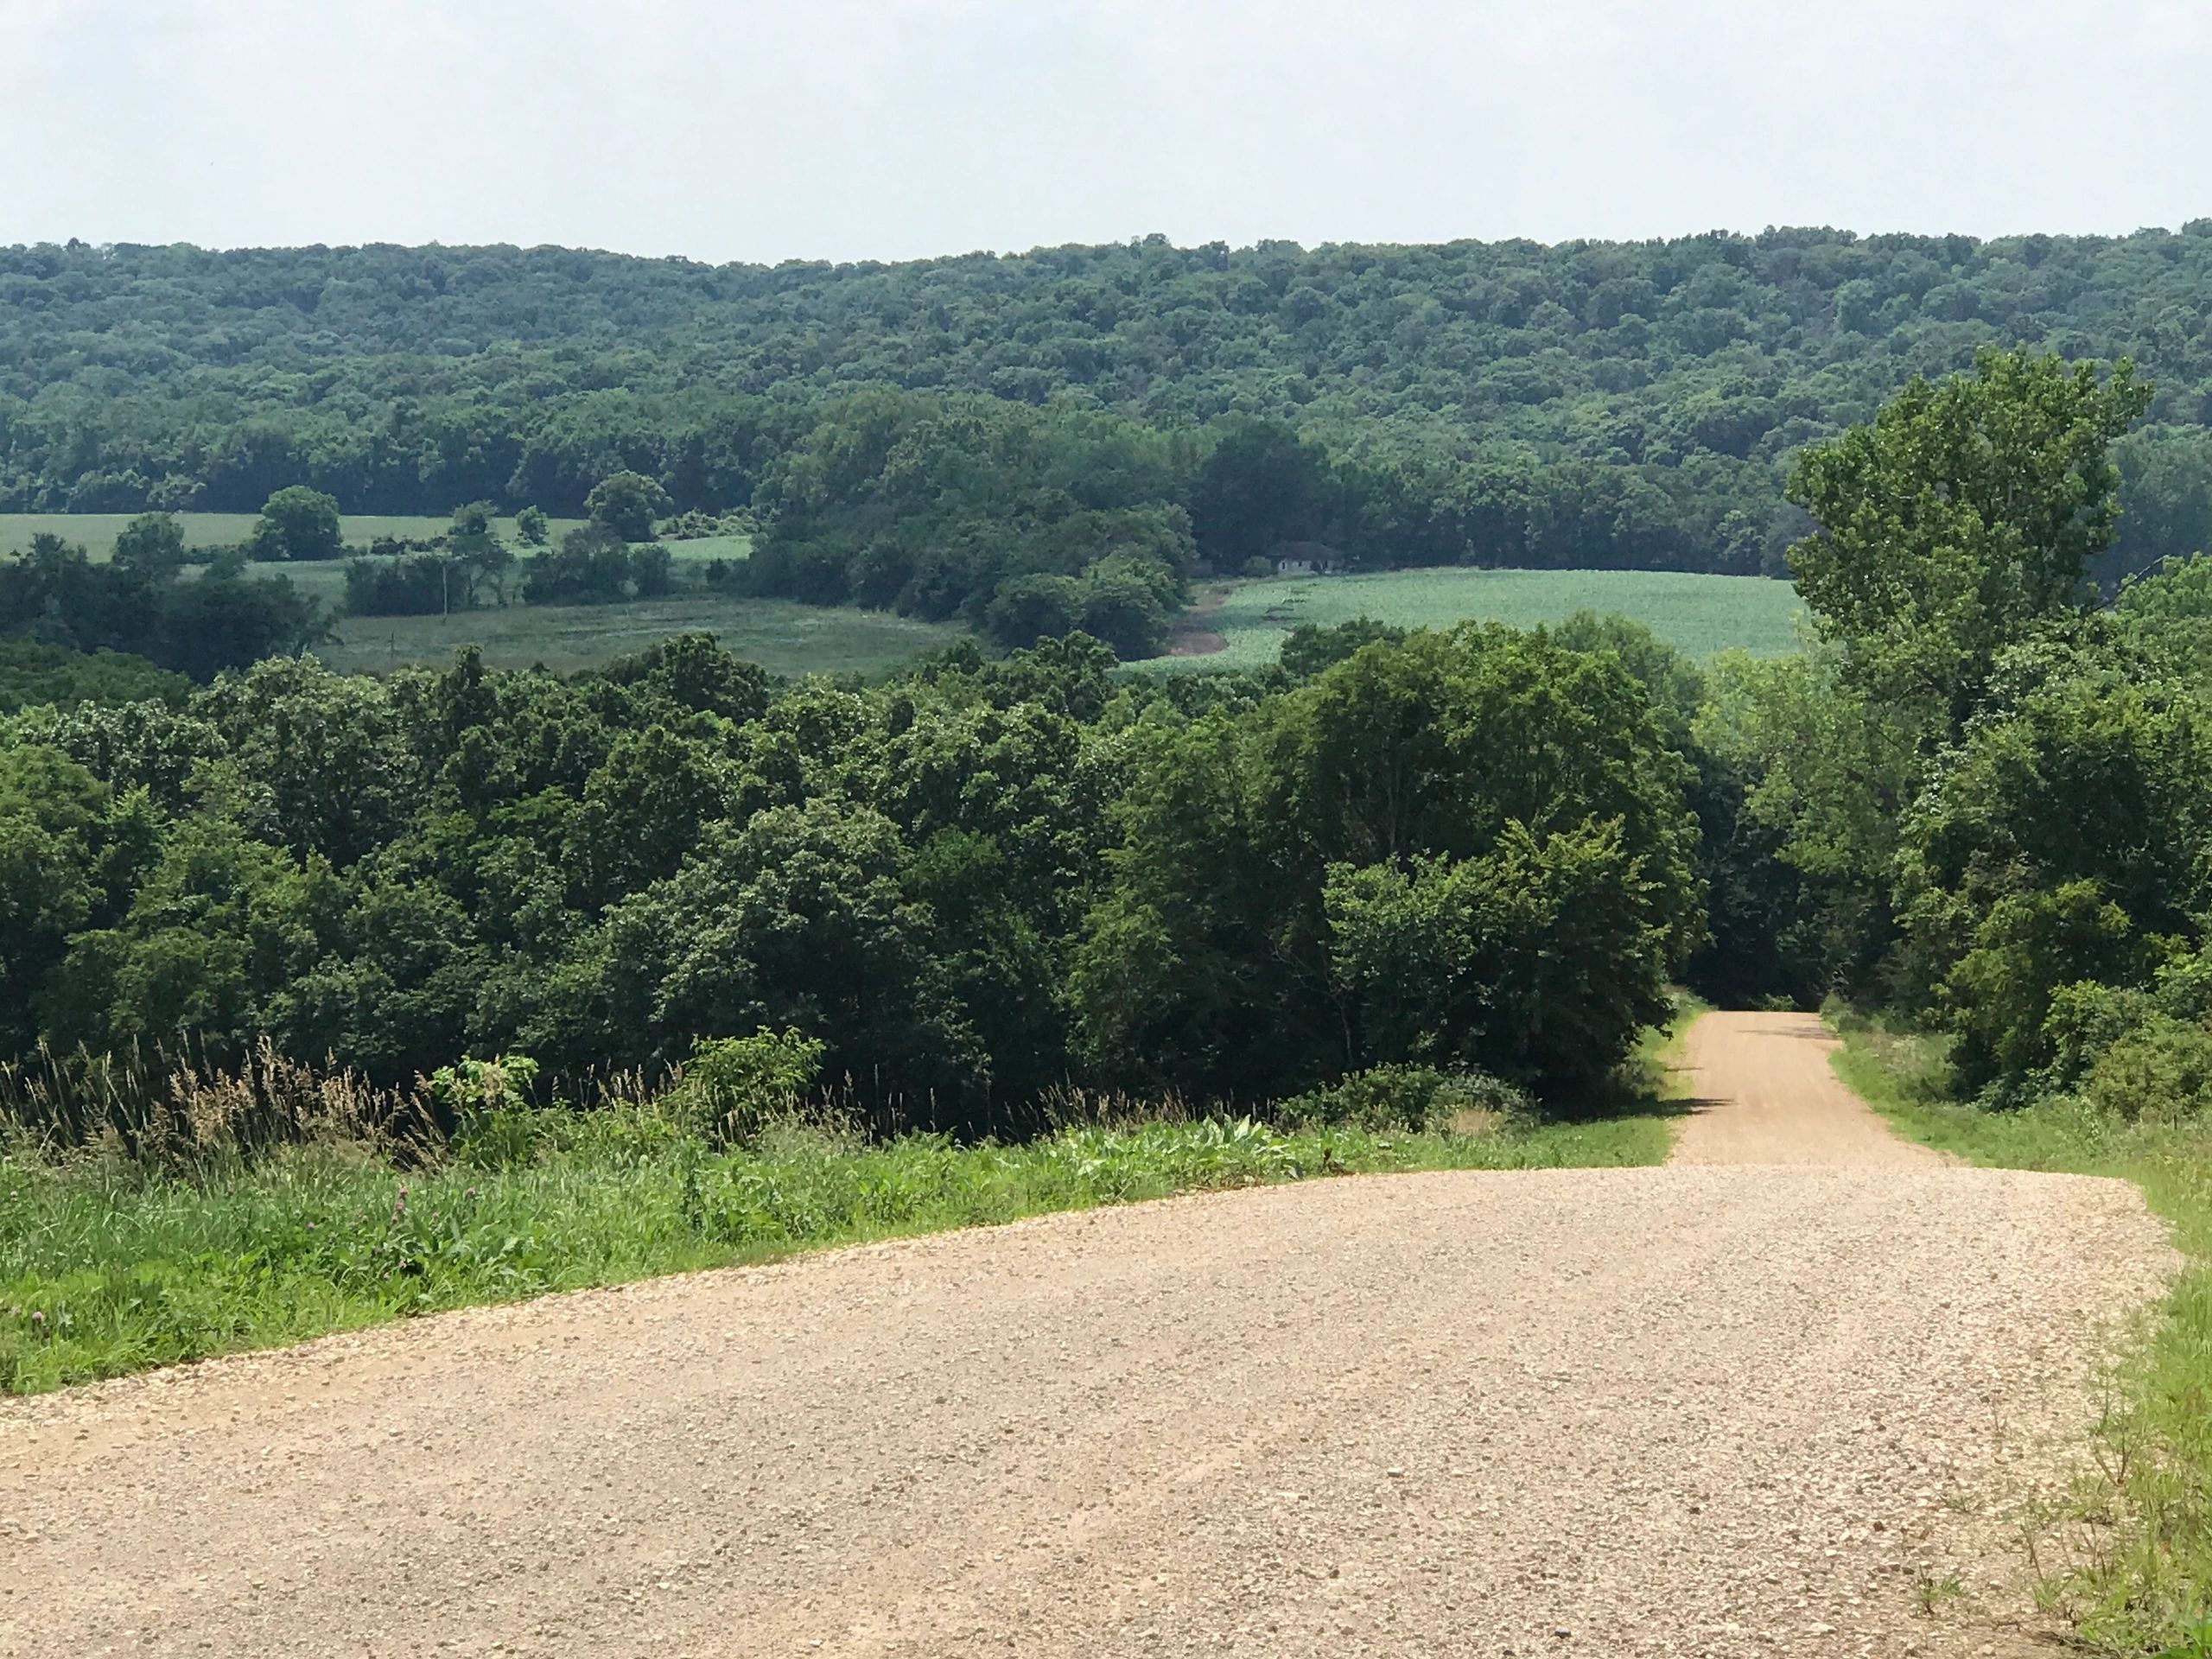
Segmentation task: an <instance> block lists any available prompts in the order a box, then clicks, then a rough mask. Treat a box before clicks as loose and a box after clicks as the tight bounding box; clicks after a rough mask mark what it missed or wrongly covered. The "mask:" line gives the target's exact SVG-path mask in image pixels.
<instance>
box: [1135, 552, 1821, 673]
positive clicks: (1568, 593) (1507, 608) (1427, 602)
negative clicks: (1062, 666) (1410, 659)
mask: <svg viewBox="0 0 2212 1659" xmlns="http://www.w3.org/2000/svg"><path fill="white" fill-rule="evenodd" d="M1225 586H1226V595H1227V596H1226V598H1224V599H1223V600H1222V601H1221V602H1220V604H1219V605H1218V607H1215V608H1211V609H1207V608H1204V607H1202V609H1201V612H1200V613H1196V614H1193V615H1191V616H1187V617H1186V618H1185V626H1190V627H1192V628H1197V629H1203V630H1206V631H1210V632H1216V633H1218V634H1220V635H1221V636H1222V637H1223V639H1224V640H1225V641H1226V642H1227V643H1226V645H1224V648H1223V649H1222V650H1220V651H1218V652H1212V653H1211V654H1209V655H1205V656H1193V657H1163V658H1154V659H1153V660H1151V661H1149V662H1147V663H1146V664H1144V666H1145V667H1146V668H1147V669H1148V670H1151V671H1155V672H1158V671H1167V672H1173V671H1192V670H1205V669H1245V668H1262V667H1265V666H1266V665H1267V664H1270V663H1272V662H1274V660H1275V658H1276V657H1277V656H1278V655H1279V654H1280V653H1281V650H1282V642H1283V641H1284V640H1285V639H1287V638H1288V637H1289V634H1290V631H1291V630H1292V629H1293V628H1294V627H1296V626H1299V625H1300V623H1306V622H1312V623H1315V624H1318V625H1319V626H1323V627H1331V626H1335V625H1336V624H1338V623H1340V622H1351V621H1353V620H1357V619H1358V618H1360V617H1369V618H1372V619H1373V620H1376V621H1377V622H1385V623H1389V624H1391V625H1392V626H1397V627H1404V628H1421V627H1436V628H1441V627H1449V626H1452V624H1453V623H1456V622H1464V621H1469V620H1488V621H1494V622H1505V623H1510V624H1511V625H1512V626H1516V627H1524V628H1525V627H1533V626H1535V625H1536V624H1537V623H1540V622H1563V621H1565V620H1567V618H1568V617H1569V616H1572V615H1573V613H1575V612H1577V611H1580V610H1592V611H1598V612H1601V613H1618V614H1619V615H1622V616H1629V617H1634V618H1635V619H1636V620H1637V621H1639V622H1642V623H1643V624H1644V625H1645V626H1648V627H1649V628H1650V629H1651V631H1652V632H1654V633H1656V634H1657V635H1658V636H1659V637H1660V638H1661V639H1664V640H1666V641H1667V642H1668V643H1669V645H1674V646H1675V648H1676V649H1677V650H1680V651H1682V652H1686V653H1688V655H1690V656H1693V657H1710V656H1713V654H1715V653H1716V652H1722V651H1727V650H1732V649H1740V650H1744V651H1749V652H1755V653H1757V654H1758V655H1761V656H1780V655H1783V653H1785V652H1791V651H1795V650H1796V648H1797V635H1796V619H1797V616H1798V614H1799V613H1800V612H1801V611H1802V609H1803V608H1804V607H1803V606H1802V604H1801V603H1800V602H1799V601H1798V598H1797V590H1796V588H1793V587H1792V586H1790V584H1789V583H1788V582H1770V581H1768V580H1767V579H1765V578H1764V577H1762V576H1709V575H1691V574H1688V573H1686V572H1682V571H1676V570H1463V569H1442V570H1390V571H1383V572H1378V573H1376V574H1375V575H1356V576H1282V577H1268V578H1267V579H1265V580H1262V581H1256V582H1231V583H1228V584H1226V585H1225ZM1210 591H1219V590H1210Z"/></svg>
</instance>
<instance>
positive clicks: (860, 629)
mask: <svg viewBox="0 0 2212 1659" xmlns="http://www.w3.org/2000/svg"><path fill="white" fill-rule="evenodd" d="M691 545H694V546H696V545H698V543H691ZM341 586H342V583H341ZM338 630H339V635H340V643H339V644H337V645H324V646H321V647H320V648H319V649H318V650H317V651H316V652H315V655H317V656H318V657H320V658H322V660H323V661H324V662H326V663H327V664H330V666H331V667H333V668H334V669H338V670H340V671H342V672H345V673H383V672H385V671H389V670H391V669H394V668H397V667H400V666H401V665H403V664H408V663H433V664H442V663H445V662H448V661H449V660H450V659H451V658H452V656H453V653H454V652H455V651H457V650H459V649H460V648H461V646H463V645H481V646H483V648H484V660H485V661H486V663H488V664H491V665H492V666H493V667H494V668H527V667H529V666H531V664H537V663H542V664H544V665H545V666H546V667H548V668H550V669H556V670H559V671H563V672H569V671H574V670H576V669H580V668H590V667H594V666H595V665H596V664H600V663H603V662H606V661H607V659H608V658H613V657H621V656H626V655H628V654H630V653H632V652H639V651H643V650H645V649H646V648H647V647H648V646H650V645H654V644H656V643H658V641H660V640H663V639H667V638H669V637H670V636H671V634H677V633H690V632H708V633H712V634H715V635H716V636H717V637H718V638H720V639H721V642H722V644H723V645H724V646H725V647H727V648H728V650H729V651H731V652H734V653H735V654H736V655H738V656H740V657H743V658H747V659H748V660H750V661H753V662H756V663H759V664H760V665H761V666H762V667H763V668H766V670H768V671H770V672H771V673H773V674H793V675H796V674H874V673H880V672H881V671H884V670H886V669H889V668H893V667H895V666H897V665H898V664H900V663H902V662H905V661H906V659H907V658H911V657H913V656H915V655H917V654H918V653H919V652H925V651H930V650H933V649H935V648H936V647H938V646H939V645H950V644H951V643H953V642H954V641H955V640H959V639H968V638H969V637H970V636H969V633H968V632H967V630H965V629H964V628H957V627H953V626H949V625H947V624H944V623H941V622H919V621H916V620H913V619H912V618H911V617H904V616H893V615H892V614H891V613H888V612H885V611H859V610H851V609H847V608H842V607H836V608H832V607H824V606H818V605H801V604H798V603H797V602H795V601H791V600H782V599H746V598H739V597H735V596H733V595H726V594H710V593H699V592H685V593H678V594H671V595H670V596H669V597H668V598H666V599H649V600H633V601H629V602H628V603H626V604H620V605H512V606H509V607H506V608H505V609H504V610H482V611H463V612H461V613H459V614H457V615H454V616H362V617H348V618H346V619H343V620H340V622H339V624H338Z"/></svg>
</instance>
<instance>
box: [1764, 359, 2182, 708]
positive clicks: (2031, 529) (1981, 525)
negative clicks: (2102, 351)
mask: <svg viewBox="0 0 2212 1659" xmlns="http://www.w3.org/2000/svg"><path fill="white" fill-rule="evenodd" d="M2150 398H2151V388H2150V387H2149V386H2148V385H2145V384H2144V383H2142V382H2140V381H2138V380H2137V379H2136V378H2135V373H2134V368H2133V365H2132V364H2130V363H2128V362H2127V361H2126V360H2125V359H2123V360H2122V361H2121V362H2120V364H2119V365H2118V366H2117V367H2115V368H2114V369H2113V371H2112V372H2111V373H2110V375H2108V376H2107V375H2101V374H2100V372H2099V371H2098V369H2097V366H2096V365H2094V364H2088V363H2082V364H2073V365H2069V364H2067V363H2064V362H2062V361H2061V360H2060V359H2058V358H2056V357H2054V356H2042V355H2037V354H2034V353H2025V352H2018V353H1999V352H1994V351H1986V352H1984V353H1981V355H1980V358H1979V359H1977V361H1976V364H1975V372H1974V373H1973V374H1971V375H1960V376H1955V377H1953V378H1950V379H1948V380H1945V381H1943V382H1942V383H1941V384H1940V385H1930V384H1929V382H1927V381H1925V380H1921V379H1916V380H1914V381H1913V382H1912V383H1911V384H1910V385H1908V386H1907V387H1906V388H1905V389H1904V391H1902V392H1900V393H1898V395H1897V397H1896V398H1895V399H1893V400H1892V401H1891V403H1890V404H1887V405H1886V406H1885V408H1884V409H1883V410H1882V411H1881V413H1880V414H1879V415H1878V416H1876V417H1875V419H1874V421H1873V423H1872V424H1871V425H1866V426H1859V427H1854V428H1853V429H1851V430H1850V431H1848V432H1847V433H1845V434H1844V435H1842V436H1841V437H1840V438H1838V439H1836V440H1834V442H1829V443H1825V444H1821V445H1817V446H1815V447H1814V448H1810V449H1808V450H1807V451H1805V453H1804V454H1802V455H1801V456H1800V457H1799V458H1798V461H1797V466H1796V471H1795V473H1794V474H1792V476H1791V480H1790V485H1789V494H1790V499H1792V500H1793V501H1795V502H1796V503H1797V504H1798V505H1800V506H1802V507H1803V508H1804V509H1805V510H1806V511H1807V512H1809V513H1811V514H1812V515H1813V517H1814V518H1815V519H1817V520H1818V521H1819V524H1820V528H1819V530H1817V531H1815V533H1814V534H1813V535H1812V536H1810V537H1808V538H1807V539H1806V540H1804V541H1803V542H1801V543H1799V544H1798V545H1797V546H1796V548H1795V549H1793V550H1791V552H1790V556H1789V563H1790V569H1792V570H1793V571H1794V572H1795V573H1796V577H1797V586H1798V591H1799V592H1800V593H1802V594H1803V595H1804V597H1805V601H1806V603H1807V604H1808V605H1809V606H1810V607H1812V610H1813V613H1814V615H1815V619H1816V620H1817V622H1818V625H1819V627H1820V629H1821V632H1822V633H1823V634H1824V635H1826V636H1827V638H1829V639H1834V640H1835V641H1837V642H1838V643H1839V644H1840V645H1841V647H1842V653H1843V654H1842V658H1841V672H1842V676H1843V678H1844V681H1845V683H1846V684H1847V685H1848V686H1850V687H1851V688H1852V689H1853V690H1856V691H1858V692H1859V693H1860V694H1861V695H1863V696H1868V697H1872V698H1876V699H1879V700H1882V701H1885V702H1891V701H1895V702H1905V703H1908V704H1910V705H1911V706H1913V707H1915V708H1917V709H1920V710H1922V711H1923V718H1924V721H1925V730H1926V734H1927V741H1929V744H1930V745H1931V746H1934V745H1937V744H1941V743H1943V742H1948V741H1949V740H1950V739H1951V737H1952V736H1954V735H1955V734H1956V733H1957V732H1958V731H1959V730H1960V728H1961V727H1962V726H1963V725H1964V724H1965V721H1966V720H1967V716H1968V715H1971V714H1972V713H1973V711H1974V708H1975V706H1976V704H1977V703H1978V702H1980V697H1981V695H1982V692H1983V690H1984V688H1985V687H1986V685H1987V683H1988V680H1989V676H1990V671H1991V669H1992V668H1993V665H1994V664H1995V662H1996V659H1997V656H1998V653H1999V652H2002V651H2003V650H2004V649H2005V647H2006V646H2008V645H2012V644H2015V643H2017V642H2018V640H2020V639H2024V637H2026V636H2027V635H2028V634H2029V633H2030V632H2032V631H2034V630H2035V629H2036V628H2037V627H2038V626H2043V625H2044V624H2046V623H2048V622H2050V621H2052V620H2057V619H2063V617H2065V616H2066V615H2068V614H2069V613H2075V614H2078V613H2080V612H2082V610H2084V609H2085V608H2087V607H2088V606H2089V604H2090V603H2091V602H2092V600H2093V598H2094V594H2093V590H2092V589H2091V588H2090V587H2089V585H2088V580H2087V572H2088V565H2089V562H2090V561H2091V560H2092V559H2093V558H2094V557H2095V556H2097V555H2098V554H2100V553H2101V552H2102V551H2103V550H2105V549H2106V548H2107V547H2108V546H2109V545H2110V544H2111V543H2112V540H2113V533H2114V529H2115V527H2116V525H2117V523H2118V518H2119V500H2118V489H2119V484H2120V474H2119V470H2118V469H2117V468H2116V467H2114V466H2113V463H2112V461H2111V458H2110V451H2111V448H2112V444H2113V441H2114V440H2115V439H2117V438H2118V437H2119V436H2120V435H2121V434H2122V433H2123V432H2125V431H2126V429H2128V428H2129V427H2130V426H2131V425H2133V423H2135V421H2136V420H2137V419H2139V417H2140V416H2141V415H2142V413H2143V411H2144V410H2145V408H2146V407H2148V405H2149V403H2150Z"/></svg>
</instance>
